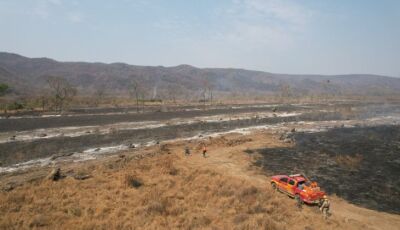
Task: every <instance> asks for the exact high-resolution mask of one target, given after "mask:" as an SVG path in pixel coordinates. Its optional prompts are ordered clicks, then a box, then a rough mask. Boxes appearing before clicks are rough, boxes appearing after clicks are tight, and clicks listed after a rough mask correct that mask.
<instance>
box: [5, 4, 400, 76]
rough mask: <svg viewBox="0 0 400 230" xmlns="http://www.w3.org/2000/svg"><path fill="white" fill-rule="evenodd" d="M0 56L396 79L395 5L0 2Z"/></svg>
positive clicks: (399, 64) (399, 57)
mask: <svg viewBox="0 0 400 230" xmlns="http://www.w3.org/2000/svg"><path fill="white" fill-rule="evenodd" d="M0 28H1V30H0V31H1V32H0V51H5V52H12V53H18V54H21V55H23V56H28V57H49V58H53V59H56V60H59V61H88V62H105V63H113V62H124V63H128V64H133V65H150V66H159V65H162V66H175V65H179V64H189V65H193V66H197V67H224V68H245V69H252V70H261V71H267V72H274V73H291V74H353V73H368V74H380V75H387V76H394V77H400V1H398V0H379V1H378V0H297V1H296V0H113V1H108V0H81V1H78V0H0Z"/></svg>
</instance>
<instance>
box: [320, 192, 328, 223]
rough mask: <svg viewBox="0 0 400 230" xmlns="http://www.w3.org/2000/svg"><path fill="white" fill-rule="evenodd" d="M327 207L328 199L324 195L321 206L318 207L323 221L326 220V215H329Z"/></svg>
mask: <svg viewBox="0 0 400 230" xmlns="http://www.w3.org/2000/svg"><path fill="white" fill-rule="evenodd" d="M329 206H330V202H329V200H328V197H327V196H326V195H324V197H323V199H322V202H321V206H320V207H319V210H320V211H321V212H322V214H323V215H324V219H325V220H326V219H328V215H329Z"/></svg>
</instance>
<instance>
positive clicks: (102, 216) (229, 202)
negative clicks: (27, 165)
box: [0, 142, 364, 229]
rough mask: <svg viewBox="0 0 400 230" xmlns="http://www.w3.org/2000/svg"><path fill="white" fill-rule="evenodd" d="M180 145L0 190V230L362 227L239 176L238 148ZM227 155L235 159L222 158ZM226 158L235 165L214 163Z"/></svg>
mask: <svg viewBox="0 0 400 230" xmlns="http://www.w3.org/2000/svg"><path fill="white" fill-rule="evenodd" d="M264 143H265V142H264ZM192 145H193V146H192V148H194V147H195V144H192ZM182 148H183V146H182V145H177V146H175V148H174V147H173V146H170V147H169V149H170V151H171V152H172V153H171V154H161V155H157V156H155V157H149V158H146V157H145V158H143V159H139V160H129V159H128V160H125V161H124V164H121V163H120V162H121V159H120V158H119V157H115V158H112V159H111V160H108V161H107V162H105V163H103V164H102V163H97V164H96V165H95V166H94V167H89V168H88V169H86V170H85V173H89V174H91V175H93V177H91V178H89V179H87V180H75V179H73V178H72V177H67V178H65V179H63V180H60V181H57V182H52V181H46V180H43V181H39V182H31V183H26V184H25V185H23V186H21V187H17V188H15V189H14V190H13V191H10V192H3V193H0V229H28V228H47V229H143V228H145V229H364V228H362V227H361V225H360V224H359V223H358V222H356V223H351V224H347V223H344V222H343V221H342V220H340V219H337V218H331V219H330V220H329V221H328V222H326V221H324V220H323V218H322V216H321V215H320V214H319V213H318V212H317V211H316V210H315V209H313V208H304V209H303V210H302V211H299V210H298V209H296V208H295V201H294V200H292V199H289V198H287V197H286V196H285V195H282V194H280V193H276V192H274V191H273V190H272V189H271V188H270V186H269V183H268V181H267V179H266V178H265V177H264V176H262V175H259V176H253V174H252V173H250V172H247V171H245V170H247V169H245V168H247V166H246V164H248V163H249V162H248V160H246V161H247V163H246V161H244V159H247V158H246V154H241V153H242V152H241V151H242V150H240V151H236V150H233V148H231V149H223V148H220V149H218V154H219V155H218V156H217V155H216V154H215V153H214V155H212V154H211V156H210V158H206V159H204V158H202V157H201V155H200V154H198V155H192V156H190V157H185V156H183V154H182V151H181V149H182ZM244 149H245V147H243V150H244ZM156 150H157V149H156ZM232 151H236V153H238V154H236V155H235V157H229V158H225V157H227V156H228V155H229V156H231V155H232ZM215 152H216V150H215ZM228 152H229V154H227V153H228ZM127 158H128V157H127ZM226 159H229V160H230V161H234V162H236V163H238V164H237V165H236V164H233V163H232V164H231V165H229V167H230V168H226V166H225V165H224V164H222V163H219V164H214V163H217V162H222V161H223V160H226ZM242 170H244V171H242ZM260 178H261V179H260ZM139 184H140V186H138V185H139ZM321 226H323V227H321Z"/></svg>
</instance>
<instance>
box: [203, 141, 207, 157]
mask: <svg viewBox="0 0 400 230" xmlns="http://www.w3.org/2000/svg"><path fill="white" fill-rule="evenodd" d="M206 153H207V146H206V144H203V157H204V158H206Z"/></svg>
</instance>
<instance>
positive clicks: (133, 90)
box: [129, 80, 140, 112]
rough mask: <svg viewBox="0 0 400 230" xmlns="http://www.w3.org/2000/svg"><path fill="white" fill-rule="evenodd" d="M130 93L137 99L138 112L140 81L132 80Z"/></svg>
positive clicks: (137, 109)
mask: <svg viewBox="0 0 400 230" xmlns="http://www.w3.org/2000/svg"><path fill="white" fill-rule="evenodd" d="M129 94H130V95H131V97H135V99H136V112H139V100H140V87H139V82H137V81H136V80H132V81H131V83H130V85H129Z"/></svg>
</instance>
